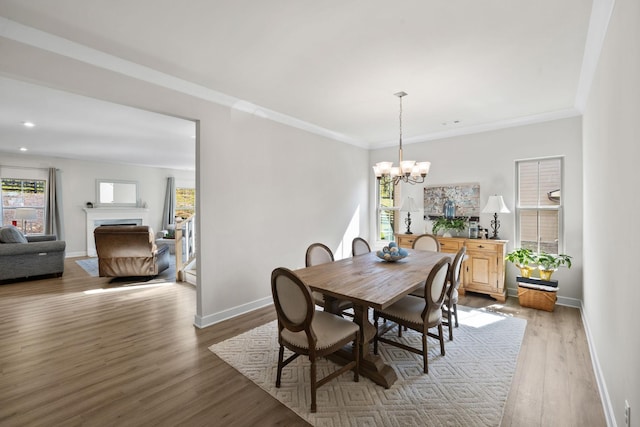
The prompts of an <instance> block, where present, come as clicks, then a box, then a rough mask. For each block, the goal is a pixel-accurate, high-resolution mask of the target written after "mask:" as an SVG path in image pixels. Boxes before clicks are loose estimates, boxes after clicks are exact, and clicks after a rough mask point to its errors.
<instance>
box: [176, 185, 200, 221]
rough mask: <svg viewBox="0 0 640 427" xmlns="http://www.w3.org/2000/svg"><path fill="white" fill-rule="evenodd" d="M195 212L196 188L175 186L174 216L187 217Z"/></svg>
mask: <svg viewBox="0 0 640 427" xmlns="http://www.w3.org/2000/svg"><path fill="white" fill-rule="evenodd" d="M195 213H196V189H195V188H176V216H181V217H182V218H188V217H190V216H191V215H194V214H195Z"/></svg>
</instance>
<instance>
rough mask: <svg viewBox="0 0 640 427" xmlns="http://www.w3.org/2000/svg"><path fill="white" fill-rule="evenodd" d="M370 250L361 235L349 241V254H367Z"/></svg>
mask: <svg viewBox="0 0 640 427" xmlns="http://www.w3.org/2000/svg"><path fill="white" fill-rule="evenodd" d="M369 252H371V246H369V243H367V241H366V240H364V239H363V238H362V237H356V238H354V239H353V241H352V242H351V255H353V256H357V255H362V254H368V253H369Z"/></svg>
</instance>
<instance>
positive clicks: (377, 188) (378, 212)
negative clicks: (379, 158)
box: [374, 177, 399, 245]
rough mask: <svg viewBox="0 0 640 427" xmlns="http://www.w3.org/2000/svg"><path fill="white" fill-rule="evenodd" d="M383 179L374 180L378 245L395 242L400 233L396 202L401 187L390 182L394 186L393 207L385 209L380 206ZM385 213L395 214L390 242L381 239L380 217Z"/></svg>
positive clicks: (376, 239)
mask: <svg viewBox="0 0 640 427" xmlns="http://www.w3.org/2000/svg"><path fill="white" fill-rule="evenodd" d="M381 179H385V178H384V177H383V178H380V179H378V178H376V179H375V180H374V183H375V197H376V218H375V220H376V226H375V233H376V238H375V242H376V244H377V245H384V244H386V243H389V242H394V241H395V240H396V233H397V232H398V230H397V227H398V218H397V215H396V212H397V211H398V209H397V208H396V200H397V198H398V191H399V186H394V185H393V181H391V182H390V185H391V186H393V199H392V200H393V206H392V207H385V206H382V205H381V204H380V180H381ZM386 179H390V178H386ZM383 211H390V212H392V213H393V216H394V221H393V227H392V230H391V231H392V232H391V239H390V240H388V241H387V240H382V239H381V238H380V235H381V230H380V216H381V214H382V212H383Z"/></svg>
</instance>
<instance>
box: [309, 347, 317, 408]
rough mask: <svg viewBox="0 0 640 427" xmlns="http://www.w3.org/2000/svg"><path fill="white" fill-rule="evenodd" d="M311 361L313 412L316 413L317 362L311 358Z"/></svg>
mask: <svg viewBox="0 0 640 427" xmlns="http://www.w3.org/2000/svg"><path fill="white" fill-rule="evenodd" d="M309 360H310V361H311V412H316V409H317V408H316V389H317V386H316V360H315V358H311V357H309Z"/></svg>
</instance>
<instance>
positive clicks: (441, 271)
mask: <svg viewBox="0 0 640 427" xmlns="http://www.w3.org/2000/svg"><path fill="white" fill-rule="evenodd" d="M450 265H451V263H450V261H449V257H443V258H442V259H441V260H440V261H438V262H437V263H436V265H434V266H433V268H432V269H431V271H430V272H429V275H428V276H427V280H426V287H425V293H424V295H423V297H422V298H420V297H415V296H413V295H407V296H406V297H404V298H402V299H400V300H399V301H397V302H395V303H393V304H392V305H390V306H389V307H387V308H385V309H384V310H374V312H373V319H374V326H375V328H376V335H375V337H374V339H373V353H374V354H378V342H383V343H386V344H390V345H393V346H396V347H399V348H402V349H404V350H407V351H411V352H413V353H416V354H420V355H422V358H423V369H424V373H425V374H428V373H429V358H428V357H427V356H428V355H427V336H429V337H432V338H437V339H438V340H439V341H440V354H441V355H443V356H444V355H445V350H444V337H443V331H442V304H443V302H444V294H445V291H446V284H447V276H448V275H449V268H450ZM380 317H383V318H385V319H387V320H390V321H392V322H395V323H397V324H398V328H401V327H403V326H406V327H407V328H409V329H412V330H414V331H417V332H420V333H421V334H422V349H421V350H420V349H417V348H414V347H411V346H408V345H406V344H404V343H401V342H399V341H395V340H390V339H388V338H385V337H384V336H383V335H384V333H385V332H386V331H387V330H388V329H387V330H385V331H383V332H382V333H381V332H380V330H379V329H378V319H379V318H380ZM431 328H438V334H437V335H436V334H434V333H432V332H429V329H431Z"/></svg>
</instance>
